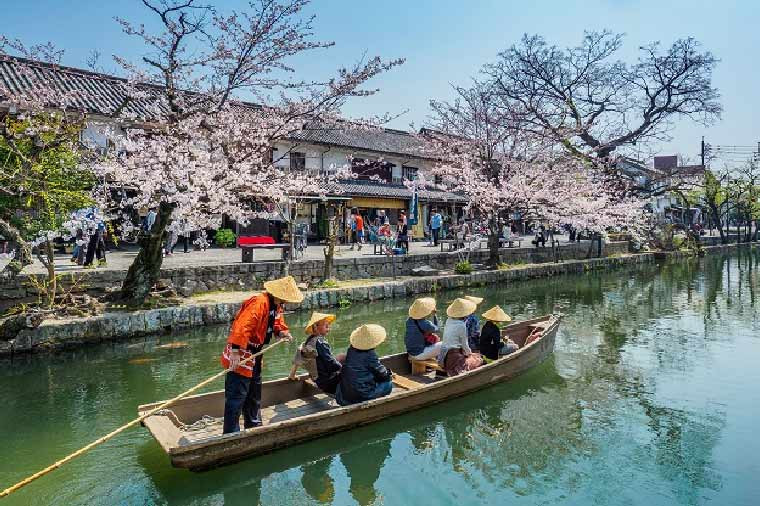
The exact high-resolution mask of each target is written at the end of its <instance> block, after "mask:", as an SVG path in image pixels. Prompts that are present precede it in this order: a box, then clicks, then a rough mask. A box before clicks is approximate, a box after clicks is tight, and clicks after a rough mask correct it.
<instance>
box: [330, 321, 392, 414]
mask: <svg viewBox="0 0 760 506" xmlns="http://www.w3.org/2000/svg"><path fill="white" fill-rule="evenodd" d="M385 336H386V333H385V329H384V328H383V327H381V326H380V325H375V324H373V323H370V324H367V325H362V326H361V327H359V328H357V329H356V330H354V331H353V332H352V333H351V337H350V342H351V346H349V347H348V353H346V360H345V361H344V362H343V369H342V370H341V374H340V384H339V385H338V389H337V390H336V392H335V400H336V401H338V404H340V405H341V406H347V405H349V404H356V403H359V402H364V401H369V400H372V399H377V398H378V397H384V396H386V395H388V394H390V393H391V391H392V390H393V383H392V380H391V378H392V377H393V376H392V374H391V371H390V370H389V369H387V368H386V367H385V366H384V365H383V364H382V363H381V362H380V359H379V358H377V353H375V348H377V346H378V345H379V344H380V343H382V342H383V341H385Z"/></svg>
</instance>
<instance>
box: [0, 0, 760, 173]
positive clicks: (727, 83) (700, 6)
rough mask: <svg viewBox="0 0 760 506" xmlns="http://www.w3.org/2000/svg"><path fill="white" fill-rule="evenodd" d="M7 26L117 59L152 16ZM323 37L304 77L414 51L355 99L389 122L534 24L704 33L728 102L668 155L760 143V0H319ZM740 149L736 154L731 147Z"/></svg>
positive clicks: (11, 1)
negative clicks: (128, 26)
mask: <svg viewBox="0 0 760 506" xmlns="http://www.w3.org/2000/svg"><path fill="white" fill-rule="evenodd" d="M207 1H208V2H209V3H213V4H214V5H215V6H217V7H219V8H220V9H223V10H225V9H231V8H236V9H240V8H244V7H245V5H246V4H247V2H246V0H207ZM0 11H1V12H2V17H1V18H0V33H1V34H3V35H5V36H8V37H11V38H19V39H21V40H22V41H23V42H24V43H25V44H27V45H31V44H36V43H42V42H48V41H50V42H52V43H53V44H55V45H56V46H57V47H58V48H60V49H63V50H65V55H64V58H63V63H64V64H66V65H70V66H74V67H85V66H86V61H87V58H88V56H89V55H90V54H91V52H92V50H93V49H96V50H97V51H99V52H100V53H101V59H100V65H101V66H102V67H103V68H104V69H106V70H115V69H116V68H117V67H116V66H115V65H114V64H113V63H112V60H111V55H113V54H118V55H120V56H126V57H129V58H137V57H139V56H140V55H141V54H142V50H143V48H142V47H141V45H140V42H139V41H137V40H136V39H133V38H130V37H127V36H126V35H124V34H123V33H122V32H121V31H120V28H119V26H118V25H117V24H116V22H115V21H114V16H121V17H124V18H126V19H129V20H134V21H137V22H140V21H144V20H146V19H150V18H149V17H148V14H147V11H146V9H145V8H144V7H143V6H142V3H141V2H139V1H138V0H118V1H116V0H112V1H109V0H97V1H95V0H32V1H29V0H0ZM308 12H310V13H313V14H315V15H316V16H317V17H316V20H315V23H314V27H315V30H314V32H315V36H316V38H318V39H320V40H330V41H334V42H335V47H333V48H330V49H325V50H319V51H314V52H310V53H309V54H307V55H303V56H301V57H299V58H298V59H297V60H296V61H295V66H296V68H297V70H298V72H299V74H298V75H299V76H302V77H304V78H311V77H312V76H314V77H315V78H321V77H325V76H329V75H331V74H332V73H334V71H335V69H337V68H339V67H341V66H347V65H351V64H353V63H355V62H356V61H357V60H359V59H361V58H362V56H363V55H366V56H375V55H378V56H381V57H383V58H388V59H390V58H397V57H404V58H406V63H405V64H404V65H402V66H401V67H398V68H396V69H393V70H391V71H390V72H388V73H386V74H383V75H381V76H379V77H378V78H376V79H375V80H373V81H372V82H371V87H372V88H375V87H376V88H379V89H380V93H378V94H377V95H374V96H372V97H368V98H362V99H352V101H350V102H349V103H348V104H347V106H346V108H345V109H344V113H345V114H346V115H347V116H349V117H370V116H375V115H382V114H385V113H390V114H400V113H403V114H401V115H400V116H399V117H398V118H397V119H395V120H393V121H392V122H391V123H390V124H389V125H388V126H390V127H393V128H399V129H409V128H410V126H411V125H413V126H414V127H420V126H422V125H423V124H424V123H425V120H426V118H427V115H428V114H429V106H428V104H429V101H430V99H437V100H447V99H450V98H451V97H452V95H453V94H452V90H451V86H452V84H454V85H466V84H467V83H468V82H469V81H470V79H471V78H472V77H473V76H476V75H477V74H478V72H479V70H480V68H481V67H482V66H483V64H485V63H489V62H493V61H495V59H496V57H497V54H498V53H499V51H502V50H504V49H507V48H508V47H509V46H511V45H512V44H515V43H517V42H519V40H520V38H521V37H522V35H523V34H525V33H529V34H539V35H542V36H544V37H545V38H546V39H547V40H548V41H549V42H550V43H553V44H556V45H558V46H563V47H567V46H575V45H577V44H578V43H579V42H580V40H581V38H582V36H583V31H584V30H601V29H605V28H606V29H609V30H612V31H614V32H619V33H625V34H626V37H625V42H624V46H623V48H622V49H621V51H620V53H619V56H620V58H621V59H623V60H626V61H628V62H633V61H635V58H636V55H637V52H638V48H639V46H641V45H644V44H648V43H650V42H654V41H660V42H661V43H662V44H663V45H666V46H667V45H670V44H671V43H672V42H673V41H674V40H676V39H679V38H684V37H694V38H696V39H697V40H699V41H700V42H701V43H702V44H703V46H704V47H705V49H708V50H710V51H711V52H712V53H713V54H715V55H716V56H717V57H718V58H719V59H720V60H721V61H720V63H719V64H718V67H717V69H716V71H715V74H714V76H713V85H714V86H715V87H717V88H718V89H719V91H720V93H721V95H722V103H723V108H724V112H723V115H722V119H721V120H720V121H719V122H717V123H716V124H715V125H712V126H710V127H704V126H702V125H700V124H696V123H693V122H691V121H689V120H685V121H680V122H678V123H677V125H676V127H675V128H674V130H673V131H672V132H671V135H672V137H673V138H672V140H671V141H670V142H667V143H663V144H661V145H659V146H656V147H655V151H657V152H659V153H660V154H676V153H678V154H682V155H684V156H687V157H688V158H689V159H691V160H693V161H697V157H698V154H699V147H700V140H701V137H702V136H705V139H706V141H707V142H708V143H710V144H711V145H713V146H718V145H741V146H758V142H760V128H759V127H758V124H759V122H758V121H757V120H758V116H759V115H760V93H758V87H759V85H760V65H758V64H757V59H758V53H757V51H758V48H760V1H758V0H735V1H732V0H723V1H699V0H688V1H687V0H651V1H650V0H640V1H639V0H561V1H540V0H534V1H525V0H523V1H519V2H517V1H512V0H502V1H498V0H469V1H462V0H459V1H453V0H406V1H402V0H384V1H375V2H369V1H358V0H314V2H313V3H312V4H311V5H310V6H309V8H308ZM729 158H730V157H729Z"/></svg>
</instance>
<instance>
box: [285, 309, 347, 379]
mask: <svg viewBox="0 0 760 506" xmlns="http://www.w3.org/2000/svg"><path fill="white" fill-rule="evenodd" d="M334 321H335V315H332V314H324V313H316V312H315V313H312V315H311V318H310V319H309V323H307V324H306V328H305V330H306V335H307V336H309V337H308V338H306V341H305V342H304V343H303V344H302V345H301V346H300V347H299V348H298V350H297V351H296V355H295V357H293V367H292V368H291V369H290V376H288V378H289V379H291V380H295V379H297V378H296V372H297V371H298V367H299V366H300V367H303V368H304V369H306V371H307V372H308V373H309V377H310V378H311V379H312V381H314V382H315V383H316V384H317V386H318V387H319V388H320V389H321V390H322V391H323V392H326V393H328V394H334V393H335V388H336V387H337V386H338V382H339V381H340V370H341V359H342V358H343V357H342V356H341V355H338V356H337V357H334V356H333V354H332V351H331V350H330V343H328V342H327V340H326V339H325V336H326V335H327V333H328V332H330V324H331V323H332V322H334Z"/></svg>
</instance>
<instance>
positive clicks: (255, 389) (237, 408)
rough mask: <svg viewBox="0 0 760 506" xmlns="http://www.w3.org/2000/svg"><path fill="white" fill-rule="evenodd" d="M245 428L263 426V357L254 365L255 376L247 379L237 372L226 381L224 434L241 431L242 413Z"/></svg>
mask: <svg viewBox="0 0 760 506" xmlns="http://www.w3.org/2000/svg"><path fill="white" fill-rule="evenodd" d="M241 412H242V413H243V427H244V428H246V429H250V428H251V427H258V426H259V425H261V357H258V358H256V362H255V363H254V365H253V376H252V377H250V378H247V377H245V376H243V375H242V374H238V373H236V372H232V371H230V372H228V373H227V376H226V377H225V379H224V427H223V429H222V433H224V434H229V433H230V432H238V431H239V430H240V413H241Z"/></svg>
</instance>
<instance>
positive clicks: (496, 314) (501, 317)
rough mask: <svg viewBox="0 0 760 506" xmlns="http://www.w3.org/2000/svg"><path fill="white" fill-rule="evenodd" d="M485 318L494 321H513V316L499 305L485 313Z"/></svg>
mask: <svg viewBox="0 0 760 506" xmlns="http://www.w3.org/2000/svg"><path fill="white" fill-rule="evenodd" d="M483 318H485V319H486V320H490V321H492V322H511V321H512V317H511V316H509V315H508V314H507V313H505V312H504V310H503V309H502V308H500V307H499V306H494V307H492V308H491V309H489V310H488V311H486V312H485V313H483Z"/></svg>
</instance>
